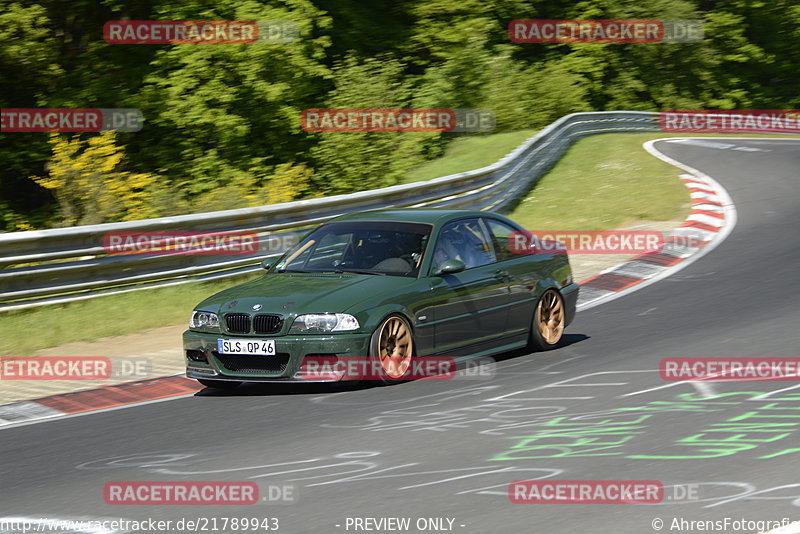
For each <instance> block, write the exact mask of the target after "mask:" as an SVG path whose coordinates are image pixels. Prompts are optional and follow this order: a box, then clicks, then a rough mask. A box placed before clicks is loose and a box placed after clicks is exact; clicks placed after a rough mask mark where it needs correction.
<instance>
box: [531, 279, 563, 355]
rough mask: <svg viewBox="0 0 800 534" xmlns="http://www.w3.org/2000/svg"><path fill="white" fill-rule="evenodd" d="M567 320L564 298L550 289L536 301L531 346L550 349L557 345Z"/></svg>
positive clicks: (538, 348)
mask: <svg viewBox="0 0 800 534" xmlns="http://www.w3.org/2000/svg"><path fill="white" fill-rule="evenodd" d="M565 321H566V315H565V308H564V298H563V297H562V296H561V293H559V292H558V291H556V290H555V289H548V290H547V291H545V292H544V293H542V296H541V297H540V298H539V301H538V302H537V303H536V310H535V312H534V314H533V325H532V326H531V336H530V345H531V348H533V349H537V350H549V349H552V348H554V347H555V346H557V345H558V343H559V342H560V341H561V338H562V337H563V336H564V324H565Z"/></svg>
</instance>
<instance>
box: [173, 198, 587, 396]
mask: <svg viewBox="0 0 800 534" xmlns="http://www.w3.org/2000/svg"><path fill="white" fill-rule="evenodd" d="M518 232H524V229H522V228H521V227H520V226H519V225H517V224H516V223H514V222H513V221H511V220H509V219H508V218H506V217H503V216H501V215H497V214H493V213H489V212H479V211H462V210H444V209H414V208H409V209H389V210H377V211H367V212H361V213H354V214H348V215H343V216H340V217H337V218H335V219H332V220H330V221H328V222H326V223H324V224H322V225H321V226H319V227H318V228H316V229H315V230H313V231H312V232H310V233H309V234H308V235H306V236H305V237H304V238H303V239H302V240H301V241H300V242H299V243H298V244H297V246H295V247H294V248H293V249H292V250H290V251H288V252H286V253H285V254H283V255H282V256H280V257H279V258H274V259H270V258H267V259H266V260H264V262H263V267H264V268H265V269H266V271H267V272H266V273H265V274H264V275H263V276H261V277H260V278H258V279H256V280H253V281H251V282H247V283H244V284H241V285H238V286H235V287H232V288H230V289H227V290H225V291H222V292H220V293H217V294H215V295H213V296H211V297H209V298H207V299H206V300H204V301H203V302H201V303H200V304H199V305H198V306H197V307H196V308H195V310H194V311H193V312H192V316H191V321H190V327H189V330H187V331H186V332H185V333H184V334H183V344H184V350H185V356H186V365H187V367H186V375H187V376H188V377H190V378H195V379H197V380H198V381H199V382H200V383H202V384H203V385H206V386H208V387H217V388H226V387H235V386H237V385H239V384H240V383H242V382H291V381H301V382H307V381H309V380H312V381H335V380H341V379H343V378H348V377H347V376H345V375H343V374H342V373H339V374H336V373H308V372H307V370H308V369H309V363H310V362H314V363H315V364H317V367H315V369H319V366H318V364H319V363H320V362H323V363H325V364H326V365H330V367H329V368H330V369H335V368H336V365H335V364H336V362H338V361H345V360H348V359H351V360H359V359H360V360H363V361H366V362H368V363H371V364H372V366H371V369H372V370H373V371H374V372H373V373H371V374H370V376H374V377H375V378H376V379H379V380H381V381H384V382H394V381H401V380H407V379H409V377H410V376H411V374H412V369H414V368H415V366H414V364H415V363H419V362H425V361H428V362H430V361H431V360H432V359H436V358H442V357H447V358H450V359H452V360H453V361H456V362H458V361H460V360H462V359H469V358H475V357H480V356H488V355H491V354H495V353H499V352H503V351H508V350H511V349H517V348H522V347H526V346H527V347H529V348H531V349H532V350H547V349H550V348H553V347H556V346H557V345H558V344H559V342H560V341H561V338H562V335H563V332H564V328H565V327H566V326H567V325H569V323H570V322H571V321H572V319H573V317H574V315H575V304H576V301H577V299H578V288H579V286H578V285H577V284H575V283H573V280H572V271H571V269H570V265H569V259H568V256H567V255H566V254H564V253H549V252H541V251H537V250H536V249H535V248H532V249H530V250H527V251H525V253H520V251H519V250H518V249H517V248H515V247H514V246H513V245H512V243H511V241H512V238H513V236H514V235H515V234H516V233H518ZM331 364H332V365H331Z"/></svg>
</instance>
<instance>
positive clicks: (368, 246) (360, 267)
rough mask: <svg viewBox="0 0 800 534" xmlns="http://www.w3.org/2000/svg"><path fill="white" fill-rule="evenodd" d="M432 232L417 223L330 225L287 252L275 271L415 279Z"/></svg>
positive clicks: (318, 230) (429, 228) (341, 223)
mask: <svg viewBox="0 0 800 534" xmlns="http://www.w3.org/2000/svg"><path fill="white" fill-rule="evenodd" d="M430 232H431V226H430V225H427V224H418V223H400V222H388V221H387V222H376V221H357V222H336V223H330V224H326V225H324V226H321V227H320V228H318V229H317V230H315V231H314V232H312V233H311V234H309V235H308V236H306V238H305V239H303V240H302V241H301V242H300V243H298V244H297V246H296V247H294V248H293V249H292V250H290V251H289V252H287V253H286V254H285V255H284V257H283V258H282V259H281V261H280V262H279V263H278V264H277V265H276V266H275V270H276V271H277V272H342V273H344V272H350V273H359V274H375V275H389V276H409V277H415V276H417V274H418V273H419V268H420V265H421V264H422V257H423V254H424V251H425V247H426V245H427V244H428V239H429V236H430Z"/></svg>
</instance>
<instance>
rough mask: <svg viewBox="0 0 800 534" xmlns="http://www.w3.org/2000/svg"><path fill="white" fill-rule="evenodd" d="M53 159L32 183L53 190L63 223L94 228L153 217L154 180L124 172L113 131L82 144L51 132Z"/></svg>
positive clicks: (120, 151)
mask: <svg viewBox="0 0 800 534" xmlns="http://www.w3.org/2000/svg"><path fill="white" fill-rule="evenodd" d="M49 143H50V147H51V149H52V152H53V155H52V158H51V160H50V162H49V163H48V167H47V169H48V174H49V175H48V176H46V177H39V176H31V179H32V180H33V181H35V182H36V183H37V184H39V185H40V186H42V187H44V188H45V189H49V190H51V191H52V192H53V194H54V196H55V197H56V200H57V201H58V205H59V208H60V211H61V224H62V225H64V226H72V225H76V224H97V223H102V222H112V221H131V220H136V219H142V218H145V217H148V216H153V215H156V214H155V213H153V208H152V202H151V198H150V197H151V195H152V194H153V193H154V190H155V189H157V188H158V184H156V176H154V175H152V174H142V173H132V172H127V171H125V170H122V169H121V167H122V163H123V160H124V158H125V153H124V151H123V149H122V147H120V146H118V145H117V144H116V136H115V134H114V133H113V132H103V133H101V134H99V135H96V136H93V137H90V138H89V139H88V140H86V141H83V140H81V139H80V138H79V137H77V136H74V137H72V138H71V139H70V138H69V137H68V136H60V135H58V134H51V135H50V139H49Z"/></svg>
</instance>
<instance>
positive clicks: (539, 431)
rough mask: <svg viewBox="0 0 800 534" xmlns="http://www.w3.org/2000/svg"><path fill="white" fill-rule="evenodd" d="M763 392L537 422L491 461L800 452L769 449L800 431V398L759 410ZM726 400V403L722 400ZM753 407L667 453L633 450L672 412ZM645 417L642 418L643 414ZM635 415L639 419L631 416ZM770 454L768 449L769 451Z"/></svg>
mask: <svg viewBox="0 0 800 534" xmlns="http://www.w3.org/2000/svg"><path fill="white" fill-rule="evenodd" d="M760 395H763V392H757V391H739V392H729V393H720V394H717V395H711V396H708V397H702V396H698V395H697V394H694V393H684V394H681V395H677V396H676V400H674V401H652V402H649V403H648V404H645V405H642V406H635V407H625V408H618V409H614V410H610V411H608V412H598V414H602V417H603V418H602V419H600V420H592V419H596V418H599V416H597V415H595V416H592V414H580V415H575V416H561V417H554V418H552V419H550V420H547V421H545V422H542V423H537V424H535V425H533V426H535V427H536V428H535V430H534V431H533V432H531V433H528V434H526V435H519V436H511V437H510V439H513V440H515V443H514V445H513V446H512V447H511V448H510V449H509V450H506V451H503V452H501V453H500V454H497V455H496V456H494V457H493V458H491V460H528V459H545V458H580V457H600V456H617V457H623V458H631V459H644V460H694V459H706V458H720V457H724V456H731V455H734V454H737V453H740V452H744V451H751V450H755V449H759V448H760V449H761V451H760V452H759V454H760V456H758V458H759V459H766V458H774V457H776V456H783V455H787V454H792V453H796V452H800V448H797V447H792V448H775V447H769V444H774V443H776V442H778V441H780V440H783V439H786V438H788V437H789V436H791V435H792V434H793V433H794V432H796V431H797V430H800V426H799V425H800V405H789V404H786V403H787V402H795V403H796V402H798V401H800V394H785V395H783V396H781V397H779V398H770V399H769V401H764V402H765V404H763V405H758V406H754V405H753V404H755V403H753V402H752V401H754V400H757V398H758V396H760ZM721 399H724V400H721ZM746 401H751V402H748V404H749V406H748V410H747V411H746V412H743V413H741V414H739V415H736V416H733V417H729V418H727V419H724V420H722V421H718V422H714V423H711V424H708V423H706V422H705V421H706V420H705V419H704V423H705V424H704V426H703V427H701V429H700V431H699V432H697V433H694V434H692V435H689V436H686V437H682V438H680V439H677V440H675V441H673V442H672V443H671V444H669V445H671V446H672V447H674V448H675V450H674V451H664V453H663V454H656V453H653V452H644V451H642V452H638V451H634V450H632V447H633V446H634V445H637V444H638V443H641V440H639V442H638V443H637V440H636V438H638V437H640V436H642V435H644V434H646V433H647V432H648V430H649V429H650V428H652V426H653V425H654V424H656V423H658V422H659V415H661V416H663V415H665V414H669V413H673V414H674V413H681V412H683V413H711V412H721V411H724V410H728V409H730V408H735V407H738V406H741V405H742V404H743V403H744V402H746ZM639 413H641V415H638V414H639ZM631 416H633V417H631ZM765 449H767V450H765Z"/></svg>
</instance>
